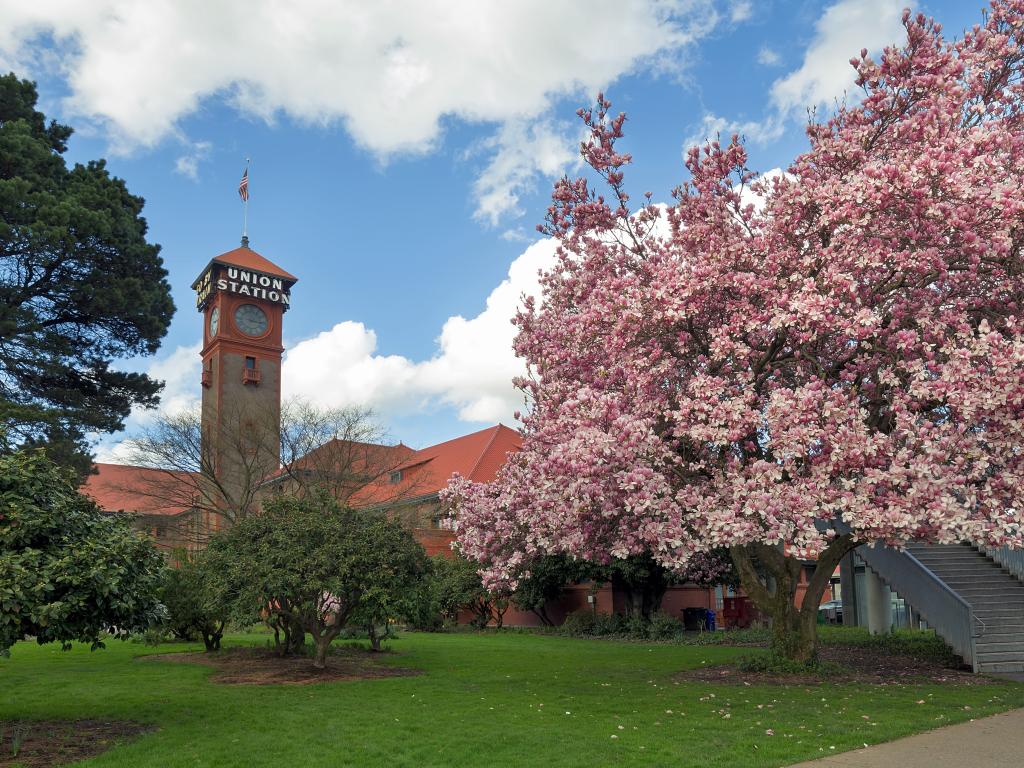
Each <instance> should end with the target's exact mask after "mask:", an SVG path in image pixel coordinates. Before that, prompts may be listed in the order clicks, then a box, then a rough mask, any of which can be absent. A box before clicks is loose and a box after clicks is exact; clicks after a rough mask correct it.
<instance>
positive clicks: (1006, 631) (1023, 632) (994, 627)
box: [977, 621, 1024, 640]
mask: <svg viewBox="0 0 1024 768" xmlns="http://www.w3.org/2000/svg"><path fill="white" fill-rule="evenodd" d="M1013 635H1019V636H1020V637H1022V638H1024V621H1022V622H1018V623H1012V622H1011V623H1006V624H1002V623H1000V624H989V625H988V626H986V627H985V634H984V635H979V636H978V637H977V639H978V640H982V639H984V638H989V637H1002V638H1005V637H1007V636H1013Z"/></svg>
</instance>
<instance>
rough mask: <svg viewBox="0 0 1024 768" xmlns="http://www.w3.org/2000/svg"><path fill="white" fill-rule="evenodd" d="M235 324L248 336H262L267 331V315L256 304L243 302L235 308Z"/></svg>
mask: <svg viewBox="0 0 1024 768" xmlns="http://www.w3.org/2000/svg"><path fill="white" fill-rule="evenodd" d="M235 325H237V326H238V330H240V331H241V332H242V333H244V334H245V335H246V336H262V335H263V334H264V333H266V332H267V325H268V323H267V315H266V313H265V312H264V311H263V310H262V309H260V308H259V307H257V306H256V305H255V304H243V305H242V306H240V307H239V308H238V309H236V310H235Z"/></svg>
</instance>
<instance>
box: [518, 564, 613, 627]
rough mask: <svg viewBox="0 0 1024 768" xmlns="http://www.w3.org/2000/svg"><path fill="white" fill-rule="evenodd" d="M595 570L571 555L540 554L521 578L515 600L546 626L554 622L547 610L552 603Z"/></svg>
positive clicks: (522, 608)
mask: <svg viewBox="0 0 1024 768" xmlns="http://www.w3.org/2000/svg"><path fill="white" fill-rule="evenodd" d="M593 570H594V566H593V565H591V564H590V563H587V562H585V561H583V560H577V559H575V558H572V557H569V556H568V555H543V556H540V557H538V558H537V559H535V560H534V561H533V562H532V563H530V566H529V568H528V569H526V572H527V575H525V576H524V577H523V578H521V579H520V580H519V583H518V584H517V585H516V589H515V592H513V593H512V602H513V604H514V605H515V606H516V608H519V609H520V610H523V611H532V612H533V613H534V615H536V616H537V618H539V619H540V621H541V623H542V624H543V625H544V626H546V627H550V626H553V625H554V622H553V621H552V620H551V617H550V616H548V613H547V605H548V603H550V602H551V601H552V600H557V599H558V598H559V597H560V596H561V594H562V592H563V590H564V589H565V587H566V586H567V585H569V584H575V583H576V582H579V581H582V580H583V579H588V578H590V576H591V571H593Z"/></svg>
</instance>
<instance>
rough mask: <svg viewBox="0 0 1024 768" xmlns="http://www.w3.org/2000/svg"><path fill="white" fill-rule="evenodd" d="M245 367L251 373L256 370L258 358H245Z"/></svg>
mask: <svg viewBox="0 0 1024 768" xmlns="http://www.w3.org/2000/svg"><path fill="white" fill-rule="evenodd" d="M245 367H246V368H248V369H249V370H250V371H254V370H256V358H255V357H247V358H245Z"/></svg>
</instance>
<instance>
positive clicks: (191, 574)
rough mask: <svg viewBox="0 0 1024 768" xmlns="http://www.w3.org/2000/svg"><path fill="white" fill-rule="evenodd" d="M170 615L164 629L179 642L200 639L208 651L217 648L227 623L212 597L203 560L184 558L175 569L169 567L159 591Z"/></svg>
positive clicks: (208, 576) (225, 614)
mask: <svg viewBox="0 0 1024 768" xmlns="http://www.w3.org/2000/svg"><path fill="white" fill-rule="evenodd" d="M161 596H162V598H163V602H164V605H165V606H166V607H167V612H168V614H169V616H168V619H167V629H168V630H170V632H171V633H173V634H174V636H175V637H177V638H179V639H180V640H198V639H200V638H202V641H203V645H205V646H206V650H208V651H216V650H219V649H220V641H221V638H222V637H223V636H224V624H225V623H226V621H227V613H228V612H227V608H226V607H225V606H224V605H222V604H219V603H218V602H217V601H216V600H215V599H214V596H213V594H212V589H211V574H210V572H209V568H208V566H207V564H206V562H205V560H204V559H203V558H202V556H199V558H197V559H190V558H184V559H182V561H181V564H180V565H179V567H177V568H168V569H167V573H166V575H165V576H164V584H163V589H162V591H161Z"/></svg>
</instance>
